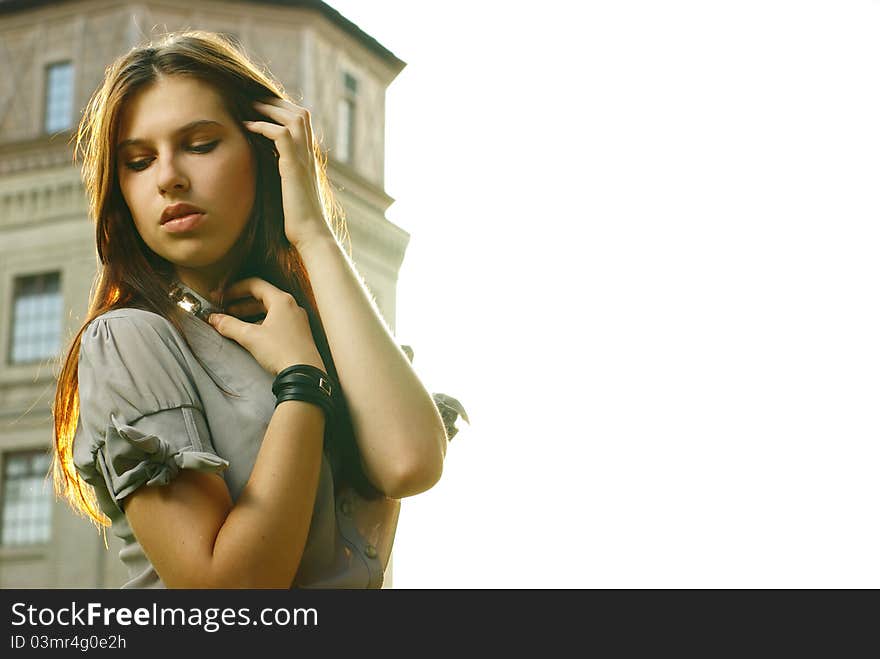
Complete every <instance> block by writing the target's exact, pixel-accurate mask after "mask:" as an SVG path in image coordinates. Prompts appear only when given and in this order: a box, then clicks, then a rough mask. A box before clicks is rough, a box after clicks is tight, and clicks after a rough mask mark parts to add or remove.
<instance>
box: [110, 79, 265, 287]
mask: <svg viewBox="0 0 880 659" xmlns="http://www.w3.org/2000/svg"><path fill="white" fill-rule="evenodd" d="M196 121H200V122H201V121H207V122H212V123H201V124H196V125H195V126H190V127H187V126H188V125H189V124H191V123H192V122H196ZM242 131H243V129H242V128H241V127H240V126H238V125H236V122H235V121H234V120H233V118H232V117H231V116H229V114H228V113H227V112H226V109H225V108H224V107H223V104H222V102H221V100H220V97H219V96H218V95H217V93H216V92H215V91H214V89H213V88H212V87H211V86H210V85H207V84H206V83H203V82H201V81H198V80H193V79H189V78H184V77H178V76H166V77H163V78H161V79H160V80H159V81H157V82H156V83H154V84H152V85H150V86H149V87H147V88H145V89H142V90H140V91H139V92H138V93H137V94H136V95H134V96H133V97H132V98H130V99H129V100H128V101H127V103H126V104H125V106H124V107H123V108H122V111H121V114H120V123H119V139H118V141H117V144H118V145H121V146H119V147H118V151H117V173H118V176H119V185H120V189H121V190H122V195H123V197H124V199H125V202H126V203H127V204H128V208H129V210H130V211H131V215H132V217H133V218H134V223H135V226H136V227H137V230H138V233H140V235H141V237H142V238H143V240H144V242H145V243H146V244H147V245H148V246H149V247H150V249H152V250H153V251H154V252H155V253H156V254H158V255H159V256H161V257H163V258H165V259H166V260H168V261H170V262H171V263H172V264H174V266H175V269H176V271H177V273H178V277H179V278H180V279H181V280H182V281H183V282H184V283H186V284H188V285H190V286H192V287H193V288H195V289H196V290H200V291H201V292H202V293H207V292H209V291H210V290H211V289H212V288H213V287H214V286H216V284H217V283H218V282H219V280H220V279H221V278H222V277H223V276H225V275H226V274H227V273H228V270H229V268H230V266H231V264H232V263H234V261H235V259H236V256H237V255H236V254H234V253H233V250H232V248H233V246H234V245H235V243H236V241H237V240H238V238H239V236H240V235H241V233H242V231H243V230H244V228H245V226H246V225H247V221H248V217H249V216H250V212H251V209H252V207H253V203H254V196H255V187H256V186H255V183H256V181H255V178H256V175H255V172H256V164H255V160H254V155H253V152H252V150H251V146H250V143H249V142H248V141H247V139H246V138H245V136H244V134H243V132H242ZM129 140H136V142H134V143H128V142H127V141H129ZM178 202H184V203H187V204H192V205H193V206H196V207H198V208H200V209H202V210H203V211H204V214H203V216H202V217H201V219H200V221H199V222H198V223H197V224H196V225H195V226H194V227H192V228H189V229H185V230H182V231H172V230H171V227H172V226H173V225H167V226H163V224H162V214H163V211H164V210H165V208H166V207H167V206H169V205H171V204H176V203H178Z"/></svg>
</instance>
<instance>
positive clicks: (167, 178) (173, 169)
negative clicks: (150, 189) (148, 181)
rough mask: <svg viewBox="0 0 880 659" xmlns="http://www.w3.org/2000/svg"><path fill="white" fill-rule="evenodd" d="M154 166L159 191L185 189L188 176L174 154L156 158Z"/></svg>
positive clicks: (187, 183) (187, 185) (187, 184)
mask: <svg viewBox="0 0 880 659" xmlns="http://www.w3.org/2000/svg"><path fill="white" fill-rule="evenodd" d="M158 160H159V162H158V163H157V166H156V172H157V174H156V176H157V179H156V185H157V186H158V187H159V192H161V193H165V192H168V190H185V189H186V188H188V187H189V178H188V177H187V175H186V173H185V172H184V171H183V169H181V167H180V163H179V162H178V161H177V160H176V159H175V158H174V156H168V157H167V158H161V159H158Z"/></svg>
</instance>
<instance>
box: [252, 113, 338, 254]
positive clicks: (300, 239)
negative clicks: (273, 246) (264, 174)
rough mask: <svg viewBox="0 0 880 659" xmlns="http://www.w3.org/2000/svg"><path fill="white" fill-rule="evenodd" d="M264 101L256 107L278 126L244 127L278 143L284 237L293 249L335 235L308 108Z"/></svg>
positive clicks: (266, 123) (258, 124)
mask: <svg viewBox="0 0 880 659" xmlns="http://www.w3.org/2000/svg"><path fill="white" fill-rule="evenodd" d="M264 100H265V101H266V102H265V103H263V102H260V101H255V102H254V108H255V109H256V110H257V111H258V112H260V113H262V114H263V115H265V116H267V117H269V118H270V119H272V120H273V121H275V122H277V123H272V122H269V121H245V122H244V125H245V127H246V128H247V129H248V130H251V131H253V132H255V133H259V134H260V135H263V136H265V137H268V138H269V139H271V140H273V141H274V142H275V149H276V150H277V151H278V171H279V173H280V174H281V197H282V204H283V207H284V234H285V236H287V240H288V241H289V242H290V244H291V245H293V246H294V247H299V245H301V244H302V243H304V242H306V241H310V240H312V239H314V238H315V237H319V236H320V237H324V236H328V235H329V236H332V235H333V233H332V231H331V230H330V227H329V225H328V224H327V219H326V217H325V214H324V204H323V201H322V195H321V189H320V186H319V183H318V175H317V171H318V167H317V163H316V162H315V153H314V137H313V135H312V120H311V115H310V114H309V111H308V110H306V109H305V108H302V107H300V106H298V105H295V104H294V103H292V102H290V101H287V100H284V99H281V98H274V97H273V98H267V99H264Z"/></svg>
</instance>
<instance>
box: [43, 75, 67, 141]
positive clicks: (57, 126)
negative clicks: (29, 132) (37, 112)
mask: <svg viewBox="0 0 880 659" xmlns="http://www.w3.org/2000/svg"><path fill="white" fill-rule="evenodd" d="M45 116H46V126H45V130H46V132H47V133H54V132H56V131H59V130H67V129H68V128H70V127H71V126H72V124H73V64H72V63H71V62H59V63H56V64H50V65H49V66H48V67H47V69H46V115H45Z"/></svg>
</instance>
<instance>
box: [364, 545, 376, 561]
mask: <svg viewBox="0 0 880 659" xmlns="http://www.w3.org/2000/svg"><path fill="white" fill-rule="evenodd" d="M364 553H365V554H366V555H367V557H368V558H376V556H378V554H377V553H376V548H375V547H374V546H373V545H367V546H366V547H364Z"/></svg>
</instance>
